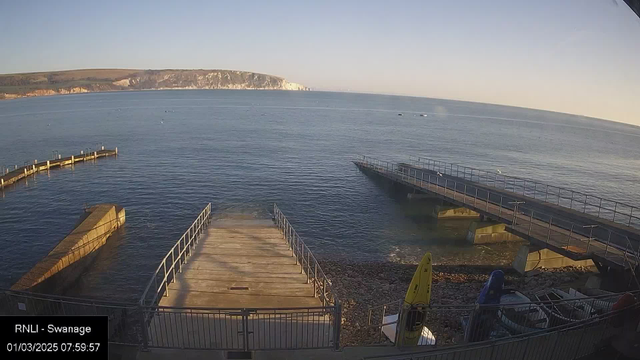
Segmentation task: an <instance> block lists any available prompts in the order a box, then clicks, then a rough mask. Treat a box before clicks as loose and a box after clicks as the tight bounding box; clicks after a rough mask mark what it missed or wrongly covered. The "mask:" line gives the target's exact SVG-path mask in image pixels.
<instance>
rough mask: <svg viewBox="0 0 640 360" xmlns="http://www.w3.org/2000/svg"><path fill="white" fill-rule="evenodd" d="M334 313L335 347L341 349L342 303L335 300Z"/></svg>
mask: <svg viewBox="0 0 640 360" xmlns="http://www.w3.org/2000/svg"><path fill="white" fill-rule="evenodd" d="M333 311H334V314H333V336H334V338H333V348H334V350H340V327H341V326H342V305H340V302H339V301H338V300H335V304H334V310H333Z"/></svg>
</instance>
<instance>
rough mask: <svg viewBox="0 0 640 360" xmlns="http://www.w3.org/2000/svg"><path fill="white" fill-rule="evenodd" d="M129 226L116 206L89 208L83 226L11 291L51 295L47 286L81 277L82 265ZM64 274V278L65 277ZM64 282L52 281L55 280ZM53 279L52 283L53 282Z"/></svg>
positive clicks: (77, 228) (14, 285) (82, 219)
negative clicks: (125, 224)
mask: <svg viewBox="0 0 640 360" xmlns="http://www.w3.org/2000/svg"><path fill="white" fill-rule="evenodd" d="M124 222H125V211H124V208H122V207H119V206H117V205H115V204H99V205H95V206H93V207H91V208H89V209H88V210H87V211H86V213H85V214H84V215H83V217H82V218H81V222H80V223H79V224H78V226H76V228H75V229H73V231H71V233H70V234H69V235H67V236H66V237H65V238H64V239H62V240H61V241H60V242H59V243H58V245H56V247H54V248H53V250H51V252H49V254H48V255H47V256H45V257H44V258H43V259H42V260H40V261H39V262H38V263H37V264H36V265H35V266H34V267H33V268H32V269H31V270H29V271H28V272H27V273H26V274H24V275H23V276H22V277H21V278H20V280H18V281H17V282H16V283H15V284H13V286H11V290H23V291H25V290H28V291H37V292H49V291H47V290H49V289H47V288H48V286H45V285H46V284H44V282H45V280H48V281H47V282H52V281H51V280H62V281H56V283H57V284H60V283H69V282H71V281H73V280H75V279H77V277H78V276H79V275H80V270H81V269H80V268H79V266H78V265H80V263H84V261H82V262H81V260H85V259H87V257H88V256H89V255H91V254H92V253H93V252H95V251H96V250H97V249H99V248H100V247H101V246H102V245H104V244H105V243H106V242H107V238H108V237H109V236H110V235H111V234H112V233H113V232H114V231H115V230H116V229H118V228H119V227H120V226H122V225H123V224H124ZM63 270H64V276H63V274H61V272H63ZM54 276H56V277H62V276H63V277H64V279H52V277H54ZM50 279H51V280H50Z"/></svg>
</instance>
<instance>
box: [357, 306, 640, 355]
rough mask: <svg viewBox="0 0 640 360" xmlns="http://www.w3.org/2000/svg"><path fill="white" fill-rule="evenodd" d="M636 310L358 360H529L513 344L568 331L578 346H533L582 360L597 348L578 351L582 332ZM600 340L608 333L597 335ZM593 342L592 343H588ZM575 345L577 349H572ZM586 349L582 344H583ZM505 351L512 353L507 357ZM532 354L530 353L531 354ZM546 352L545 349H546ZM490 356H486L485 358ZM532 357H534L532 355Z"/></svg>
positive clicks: (631, 308)
mask: <svg viewBox="0 0 640 360" xmlns="http://www.w3.org/2000/svg"><path fill="white" fill-rule="evenodd" d="M637 309H640V303H635V304H633V305H630V306H627V307H625V308H622V309H617V310H613V311H609V312H606V313H604V314H602V315H599V316H594V317H591V318H588V319H584V320H580V321H576V322H573V323H568V324H564V325H560V326H556V327H554V328H544V329H540V330H537V331H533V332H525V333H522V334H518V335H512V336H510V337H508V338H497V339H490V340H485V341H479V342H471V343H462V344H457V345H452V346H446V347H439V348H429V347H427V349H425V350H421V351H407V352H403V353H402V354H397V353H394V354H385V355H372V356H365V357H363V358H362V359H364V360H369V359H371V360H373V359H380V360H382V359H388V360H418V359H422V360H426V359H450V358H455V359H458V358H474V359H476V358H487V359H493V358H494V357H493V354H494V352H495V351H499V352H498V353H499V354H500V355H502V358H510V359H524V358H529V356H526V355H528V354H527V351H524V352H522V351H518V349H517V348H516V347H514V346H513V344H514V343H516V342H519V341H526V342H527V347H528V345H529V343H531V341H532V340H533V341H535V340H536V339H540V338H542V337H549V338H556V337H558V336H560V335H562V334H569V333H570V332H571V331H581V334H580V336H581V337H580V339H579V341H578V342H576V341H575V339H571V340H573V341H566V340H564V341H560V340H558V339H555V340H556V341H555V342H541V341H538V342H537V344H536V345H537V346H538V347H540V346H545V345H546V346H549V347H552V348H553V350H557V351H559V352H561V353H562V352H563V350H564V349H563V348H562V345H560V347H558V344H559V343H562V344H565V345H567V344H568V346H573V347H577V348H578V349H582V352H583V353H582V354H578V351H576V353H574V354H573V355H571V354H568V355H567V358H569V359H578V358H582V357H583V356H585V355H588V354H589V353H591V352H593V351H594V350H595V349H597V347H589V346H585V347H584V348H582V347H580V344H582V342H583V337H584V335H585V330H586V329H588V328H594V327H595V325H598V324H601V323H603V322H605V324H606V325H608V324H609V322H611V321H614V320H618V321H620V316H622V315H624V314H626V313H628V312H629V311H633V310H637ZM615 327H616V328H617V329H619V330H622V327H620V326H619V325H618V326H615ZM598 333H599V334H600V335H601V339H600V340H602V339H603V338H604V337H605V336H606V334H607V333H608V332H606V331H599V332H598ZM590 341H593V340H590ZM576 344H577V345H576ZM585 345H586V344H585ZM496 347H502V349H499V350H496ZM480 349H488V350H489V351H486V352H484V351H479V350H480ZM509 351H511V352H512V353H511V354H510V356H509V355H507V354H509ZM533 351H535V350H533V349H531V352H533ZM547 351H548V349H547ZM489 354H490V355H489ZM534 354H535V353H534Z"/></svg>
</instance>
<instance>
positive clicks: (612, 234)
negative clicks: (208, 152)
mask: <svg viewBox="0 0 640 360" xmlns="http://www.w3.org/2000/svg"><path fill="white" fill-rule="evenodd" d="M357 163H359V164H361V165H363V166H365V167H367V168H369V169H371V170H374V171H377V172H379V173H382V174H386V175H387V176H388V177H390V178H391V179H394V180H399V181H402V182H404V183H405V184H406V185H408V186H411V187H414V188H417V189H421V190H427V191H429V192H432V193H436V194H438V195H440V196H443V197H445V198H446V199H447V201H449V202H452V203H458V204H462V205H463V206H465V207H467V208H469V209H471V210H474V211H476V212H480V213H485V214H489V215H490V216H491V217H492V218H494V219H495V220H498V221H500V222H503V223H505V224H507V225H509V226H510V228H511V229H512V230H513V231H514V233H516V235H519V236H521V237H528V238H529V239H534V240H536V241H540V242H543V243H545V244H547V246H549V247H552V248H554V251H560V252H564V253H571V254H573V255H575V256H576V257H581V258H584V259H586V258H589V257H591V256H593V257H597V258H598V259H599V260H607V261H609V262H610V263H612V264H616V265H618V266H622V267H627V268H635V267H637V266H638V265H639V264H640V257H639V256H638V254H640V243H637V244H634V243H632V242H631V241H630V240H629V237H628V236H626V235H624V234H621V233H618V232H616V231H614V230H612V229H610V228H605V227H596V226H584V225H582V224H576V223H575V222H573V221H571V220H567V219H564V218H562V217H558V216H554V215H551V214H548V213H545V212H544V211H540V210H539V209H533V208H530V207H528V206H527V205H526V204H525V203H523V202H522V201H518V199H517V198H514V197H511V196H508V195H506V194H504V193H499V192H493V191H491V190H489V189H487V188H484V187H479V186H474V185H473V184H468V183H467V182H466V181H460V180H458V179H457V178H456V177H454V178H449V177H443V176H441V175H440V174H437V173H436V174H432V173H431V172H428V173H427V172H425V171H422V170H421V169H411V168H407V167H406V166H402V165H398V164H395V163H392V162H388V161H383V160H378V159H374V158H371V157H367V156H363V157H362V158H361V159H360V160H358V161H357Z"/></svg>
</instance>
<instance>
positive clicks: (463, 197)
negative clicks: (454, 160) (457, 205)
mask: <svg viewBox="0 0 640 360" xmlns="http://www.w3.org/2000/svg"><path fill="white" fill-rule="evenodd" d="M462 203H463V204H466V203H467V184H466V183H465V184H464V194H463V195H462Z"/></svg>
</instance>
